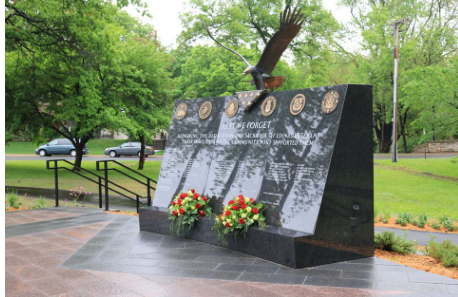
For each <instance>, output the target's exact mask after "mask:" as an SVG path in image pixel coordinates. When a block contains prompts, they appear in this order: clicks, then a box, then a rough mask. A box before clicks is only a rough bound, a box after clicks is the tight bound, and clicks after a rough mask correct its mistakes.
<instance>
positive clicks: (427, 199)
mask: <svg viewBox="0 0 458 297" xmlns="http://www.w3.org/2000/svg"><path fill="white" fill-rule="evenodd" d="M374 178H375V185H374V192H375V208H376V209H377V210H378V211H380V212H390V213H391V214H392V215H397V214H398V213H400V212H408V213H411V214H412V215H414V216H417V215H419V214H421V213H422V212H425V213H426V214H428V216H429V217H430V218H439V216H441V215H443V214H445V215H447V216H449V217H451V218H452V219H454V220H458V183H457V182H454V181H450V180H445V179H437V178H432V177H428V176H421V175H416V174H412V173H408V172H404V171H399V170H392V169H388V168H383V167H375V176H374Z"/></svg>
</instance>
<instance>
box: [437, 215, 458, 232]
mask: <svg viewBox="0 0 458 297" xmlns="http://www.w3.org/2000/svg"><path fill="white" fill-rule="evenodd" d="M439 223H440V224H441V225H442V226H444V228H445V229H447V230H448V231H456V230H457V229H458V227H457V226H455V224H454V223H453V220H452V219H450V218H449V217H448V216H446V215H441V216H440V217H439Z"/></svg>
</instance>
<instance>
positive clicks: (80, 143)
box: [70, 137, 89, 171]
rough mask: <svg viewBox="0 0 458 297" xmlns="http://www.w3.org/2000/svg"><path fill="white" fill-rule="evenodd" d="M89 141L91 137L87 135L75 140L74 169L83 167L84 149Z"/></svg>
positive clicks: (77, 169)
mask: <svg viewBox="0 0 458 297" xmlns="http://www.w3.org/2000/svg"><path fill="white" fill-rule="evenodd" d="M70 141H72V140H70ZM88 141H89V138H87V137H83V138H82V139H75V140H74V141H73V145H74V146H75V151H76V156H75V166H74V167H73V171H80V169H79V168H81V163H82V161H83V150H84V147H85V146H86V143H87V142H88ZM78 167H79V168H78Z"/></svg>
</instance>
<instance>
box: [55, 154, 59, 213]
mask: <svg viewBox="0 0 458 297" xmlns="http://www.w3.org/2000/svg"><path fill="white" fill-rule="evenodd" d="M54 187H55V188H54V192H55V193H54V196H55V197H56V207H59V176H58V173H57V160H54Z"/></svg>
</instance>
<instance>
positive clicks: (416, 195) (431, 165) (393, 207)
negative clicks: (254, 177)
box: [5, 158, 458, 220]
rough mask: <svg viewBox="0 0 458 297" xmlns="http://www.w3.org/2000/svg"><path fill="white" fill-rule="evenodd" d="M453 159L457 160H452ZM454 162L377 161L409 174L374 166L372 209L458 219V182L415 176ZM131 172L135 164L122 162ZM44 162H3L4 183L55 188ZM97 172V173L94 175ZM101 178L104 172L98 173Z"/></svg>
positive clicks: (72, 179) (453, 167) (152, 166)
mask: <svg viewBox="0 0 458 297" xmlns="http://www.w3.org/2000/svg"><path fill="white" fill-rule="evenodd" d="M455 160H456V158H455ZM452 161H453V159H430V160H423V159H409V160H401V161H400V162H399V163H397V164H394V165H393V164H392V163H391V162H390V161H389V160H377V161H376V164H383V165H385V166H396V167H405V168H408V169H409V170H412V171H415V172H409V171H402V170H395V169H390V168H389V167H388V168H387V167H382V166H377V165H376V166H375V171H374V172H375V185H374V186H375V207H376V208H377V210H378V211H379V212H390V213H391V214H392V215H393V216H396V215H397V214H398V213H401V212H408V213H411V214H412V215H414V216H417V215H419V214H421V213H422V212H426V213H427V214H428V216H429V217H430V218H439V216H441V215H443V214H445V215H447V216H449V217H451V218H452V219H454V220H458V182H456V181H451V180H447V179H440V178H434V177H432V176H426V175H421V174H417V173H416V172H418V173H422V172H428V173H431V174H434V175H442V176H450V177H454V178H458V163H454V162H452ZM122 163H124V164H125V165H127V166H131V167H132V168H133V169H136V168H137V162H128V161H125V162H122ZM160 166H161V162H160V161H147V162H146V165H145V170H144V171H143V172H142V173H143V174H144V175H146V176H149V177H151V178H153V179H155V180H157V178H158V176H159V170H160ZM83 167H84V168H87V169H89V170H91V171H93V172H95V162H94V161H83ZM45 168H46V164H45V161H6V162H5V184H6V185H10V186H32V187H42V188H43V187H44V188H53V187H54V173H53V171H52V170H46V169H45ZM96 173H97V172H96ZM98 174H99V175H100V176H102V175H103V172H98ZM109 174H110V180H111V177H113V181H115V182H117V183H121V184H122V185H125V186H126V188H128V189H130V190H133V191H134V192H137V193H138V194H140V195H142V196H145V195H146V190H145V187H144V186H141V185H139V184H137V183H135V182H133V181H130V180H128V179H127V178H125V177H123V176H122V175H120V174H118V173H115V172H112V171H111V172H110V173H109ZM76 186H84V187H85V188H86V189H87V190H88V191H92V192H97V191H98V189H97V185H95V184H92V183H89V182H87V181H86V180H85V179H83V178H81V177H78V176H76V175H74V174H72V173H70V172H65V171H62V170H60V171H59V188H60V189H62V190H64V189H66V190H69V189H71V188H74V187H76Z"/></svg>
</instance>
